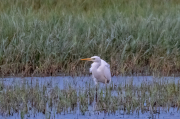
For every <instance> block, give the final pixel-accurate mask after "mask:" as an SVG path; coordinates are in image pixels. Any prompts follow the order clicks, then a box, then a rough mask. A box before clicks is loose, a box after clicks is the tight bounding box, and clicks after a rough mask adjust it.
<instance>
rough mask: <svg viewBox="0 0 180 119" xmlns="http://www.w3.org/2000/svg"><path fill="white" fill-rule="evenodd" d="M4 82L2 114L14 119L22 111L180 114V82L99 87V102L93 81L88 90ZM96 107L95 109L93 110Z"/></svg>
mask: <svg viewBox="0 0 180 119" xmlns="http://www.w3.org/2000/svg"><path fill="white" fill-rule="evenodd" d="M26 81H27V80H23V83H19V82H17V83H12V84H11V85H8V86H7V85H5V84H4V83H2V82H1V83H0V114H1V115H6V116H13V115H14V114H15V113H19V112H21V117H22V118H23V117H24V116H25V115H32V116H35V115H36V114H37V113H43V114H45V115H48V114H50V115H53V114H70V113H71V114H75V113H76V112H77V110H79V111H80V112H81V114H82V115H86V114H89V113H90V114H93V113H97V112H99V113H101V112H104V113H107V114H115V113H116V114H118V113H119V114H122V112H123V114H137V113H142V114H144V113H150V114H159V113H161V112H163V111H165V112H168V111H169V109H170V108H175V109H177V111H179V108H180V91H179V90H180V85H179V83H175V82H173V81H172V82H171V83H167V81H165V80H163V79H154V81H153V82H152V83H147V82H142V83H141V85H139V86H137V85H136V86H135V85H133V79H132V81H131V82H127V84H117V83H116V84H113V83H111V84H110V85H109V86H107V87H105V86H103V88H102V87H101V88H98V91H97V102H95V100H96V99H95V97H96V96H95V94H96V88H95V87H94V85H93V84H92V83H93V82H86V85H85V87H79V86H75V85H74V84H73V83H71V82H69V83H66V84H65V87H66V88H64V89H62V87H61V89H60V87H58V86H49V85H48V83H47V84H41V83H39V82H38V81H36V80H34V81H36V84H35V85H32V84H31V83H27V82H26ZM89 107H93V109H91V108H89ZM52 112H53V113H52Z"/></svg>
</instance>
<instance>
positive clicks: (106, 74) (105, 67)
mask: <svg viewBox="0 0 180 119" xmlns="http://www.w3.org/2000/svg"><path fill="white" fill-rule="evenodd" d="M101 63H102V65H103V73H104V77H105V78H106V79H107V80H111V71H110V65H109V64H108V63H107V62H105V61H104V60H102V61H101Z"/></svg>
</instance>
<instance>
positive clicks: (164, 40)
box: [0, 0, 180, 76]
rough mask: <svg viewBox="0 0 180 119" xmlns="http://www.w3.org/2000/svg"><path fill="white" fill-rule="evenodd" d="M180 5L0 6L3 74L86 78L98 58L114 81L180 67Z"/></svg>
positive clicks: (45, 0) (170, 0)
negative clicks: (93, 59)
mask: <svg viewBox="0 0 180 119" xmlns="http://www.w3.org/2000/svg"><path fill="white" fill-rule="evenodd" d="M179 3H180V2H179V1H178V0H146V1H144V0H113V1H112V0H111V1H109V0H98V1H97V0H86V1H84V0H76V1H74V0H28V1H24V0H0V33H1V35H0V72H1V75H2V76H5V75H17V74H19V75H21V76H27V75H31V76H35V75H56V74H58V73H64V74H71V75H81V74H84V73H85V72H83V73H81V72H82V71H83V69H84V67H85V66H86V65H87V64H86V63H85V64H84V62H80V61H79V59H80V58H85V57H90V56H93V55H99V56H101V58H103V59H105V60H106V61H107V62H108V63H110V65H111V70H112V75H119V74H134V73H144V74H148V73H151V74H152V73H153V72H157V71H158V72H160V73H161V74H164V75H170V74H172V73H176V72H178V71H179V66H180V57H179V54H180V50H179V48H180V42H179V38H180V34H179V29H180V24H179V23H180V15H179V10H180V5H179Z"/></svg>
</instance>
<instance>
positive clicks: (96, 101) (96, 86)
mask: <svg viewBox="0 0 180 119" xmlns="http://www.w3.org/2000/svg"><path fill="white" fill-rule="evenodd" d="M96 102H97V84H96Z"/></svg>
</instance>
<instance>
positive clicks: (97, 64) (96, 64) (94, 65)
mask: <svg viewBox="0 0 180 119" xmlns="http://www.w3.org/2000/svg"><path fill="white" fill-rule="evenodd" d="M100 65H101V62H94V63H93V69H94V70H97V69H98V68H99V66H100Z"/></svg>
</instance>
